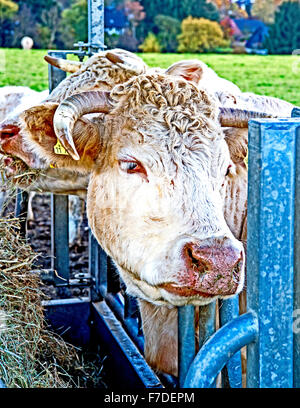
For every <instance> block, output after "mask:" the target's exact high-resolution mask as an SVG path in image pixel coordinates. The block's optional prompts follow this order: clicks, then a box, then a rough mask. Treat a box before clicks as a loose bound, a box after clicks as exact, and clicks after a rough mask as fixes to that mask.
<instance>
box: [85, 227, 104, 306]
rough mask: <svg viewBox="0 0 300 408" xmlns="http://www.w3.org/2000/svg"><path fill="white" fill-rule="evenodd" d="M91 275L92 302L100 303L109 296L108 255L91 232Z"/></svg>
mask: <svg viewBox="0 0 300 408" xmlns="http://www.w3.org/2000/svg"><path fill="white" fill-rule="evenodd" d="M89 274H90V276H91V277H92V279H93V285H92V291H91V297H92V301H94V302H95V301H99V300H100V299H102V298H103V297H105V296H106V294H107V255H106V253H105V252H104V251H103V249H102V248H101V247H100V245H99V244H98V242H97V240H96V238H95V237H94V236H93V234H92V232H91V231H89Z"/></svg>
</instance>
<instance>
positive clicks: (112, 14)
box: [104, 7, 129, 35]
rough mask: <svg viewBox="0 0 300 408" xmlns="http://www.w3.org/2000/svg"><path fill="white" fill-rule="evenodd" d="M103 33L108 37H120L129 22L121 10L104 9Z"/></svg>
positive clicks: (113, 8)
mask: <svg viewBox="0 0 300 408" xmlns="http://www.w3.org/2000/svg"><path fill="white" fill-rule="evenodd" d="M104 27H105V29H104V31H105V32H106V33H107V34H108V35H114V34H115V35H122V34H124V33H125V30H126V28H128V27H129V21H128V19H127V17H126V15H125V14H124V12H123V11H122V10H118V9H116V8H115V7H105V8H104Z"/></svg>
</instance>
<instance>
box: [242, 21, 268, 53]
mask: <svg viewBox="0 0 300 408" xmlns="http://www.w3.org/2000/svg"><path fill="white" fill-rule="evenodd" d="M268 31H269V30H268V27H267V26H265V27H263V26H260V27H258V28H257V29H256V30H255V31H254V33H253V34H252V35H251V37H250V38H249V39H248V40H247V42H246V47H248V48H257V46H259V45H262V44H263V42H264V40H265V38H266V36H267V35H268Z"/></svg>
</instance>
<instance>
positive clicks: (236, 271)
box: [232, 252, 243, 283]
mask: <svg viewBox="0 0 300 408" xmlns="http://www.w3.org/2000/svg"><path fill="white" fill-rule="evenodd" d="M242 266H243V254H242V252H241V254H240V257H239V259H238V261H237V262H236V264H235V265H234V266H233V268H232V280H233V282H235V283H239V280H240V274H241V269H242Z"/></svg>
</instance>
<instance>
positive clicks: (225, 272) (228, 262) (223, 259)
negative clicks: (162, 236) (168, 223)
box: [181, 238, 244, 296]
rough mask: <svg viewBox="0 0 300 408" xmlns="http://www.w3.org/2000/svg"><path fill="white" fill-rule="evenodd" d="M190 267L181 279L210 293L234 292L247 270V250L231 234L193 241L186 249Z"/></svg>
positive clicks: (185, 259)
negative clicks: (245, 256) (245, 265)
mask: <svg viewBox="0 0 300 408" xmlns="http://www.w3.org/2000/svg"><path fill="white" fill-rule="evenodd" d="M182 255H183V259H184V261H185V265H186V270H185V272H184V275H182V276H181V282H182V283H183V284H184V285H185V286H188V287H191V288H193V289H195V290H198V291H200V292H203V293H207V294H210V295H223V296H225V295H233V294H234V293H236V291H237V288H238V286H239V283H240V280H241V277H242V276H241V275H242V273H243V269H244V268H243V262H244V260H243V258H244V257H243V250H242V248H241V247H240V246H239V245H233V243H232V242H231V240H230V239H229V238H225V239H220V240H207V241H205V243H195V242H189V243H187V244H185V246H184V248H183V251H182Z"/></svg>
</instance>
